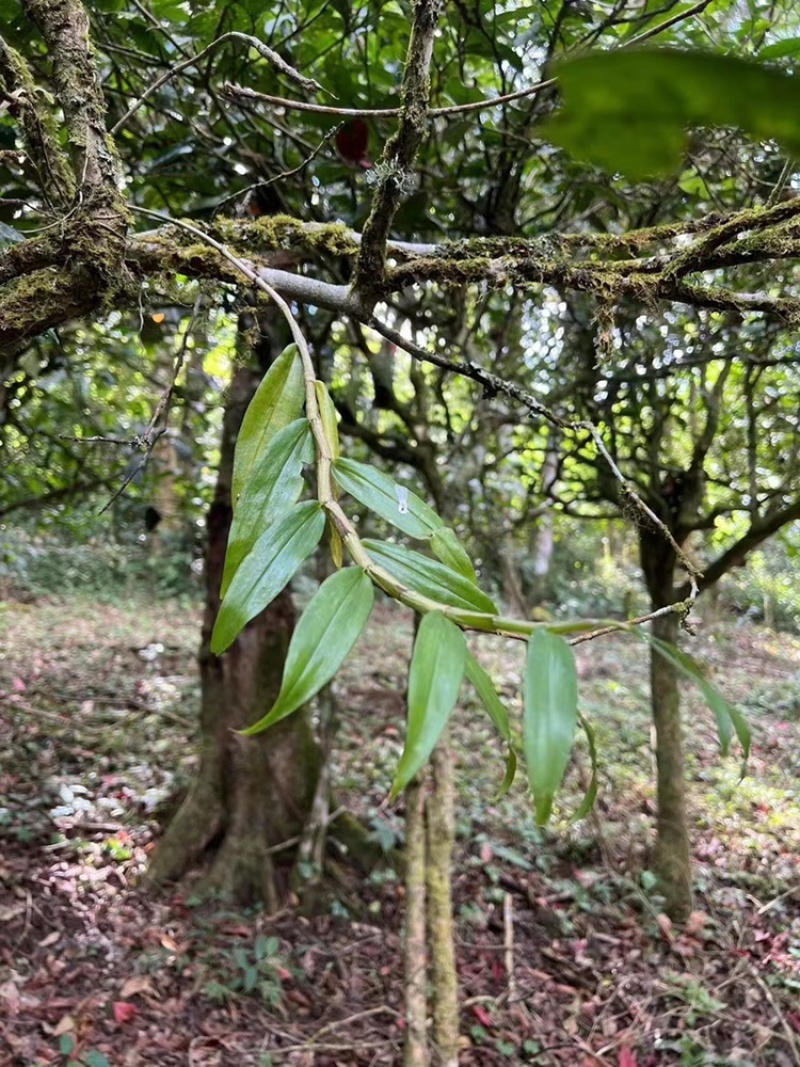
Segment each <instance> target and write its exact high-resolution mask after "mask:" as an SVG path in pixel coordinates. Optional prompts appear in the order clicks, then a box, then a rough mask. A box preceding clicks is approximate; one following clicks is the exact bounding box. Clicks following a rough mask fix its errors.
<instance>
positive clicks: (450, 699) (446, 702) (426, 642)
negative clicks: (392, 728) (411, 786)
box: [391, 611, 467, 798]
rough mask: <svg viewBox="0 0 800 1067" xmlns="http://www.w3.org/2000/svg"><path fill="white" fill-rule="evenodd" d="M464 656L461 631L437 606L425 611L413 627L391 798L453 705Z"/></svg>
mask: <svg viewBox="0 0 800 1067" xmlns="http://www.w3.org/2000/svg"><path fill="white" fill-rule="evenodd" d="M466 662H467V642H466V639H465V638H464V634H463V633H462V632H461V630H460V629H459V628H458V627H457V626H456V625H455V623H453V622H450V620H449V619H446V618H445V617H444V615H442V614H441V612H438V611H432V612H430V614H428V615H425V616H424V618H423V619H422V621H421V622H420V624H419V629H418V630H417V639H416V641H415V642H414V654H413V656H412V657H411V669H410V671H409V676H408V727H407V730H406V743H405V748H404V749H403V755H402V756H401V757H400V763H399V764H398V766H397V773H396V774H395V778H394V782H393V783H392V791H391V798H394V797H396V796H397V795H398V793H400V792H402V790H403V789H405V787H406V786H407V785H408V783H409V782H410V781H411V779H412V778H413V777H414V775H415V774H416V773H417V771H418V770H419V769H420V767H422V765H423V764H424V763H425V762H426V760H427V759H428V757H429V756H430V754H431V752H433V749H434V747H435V746H436V742H437V741H438V740H439V738H440V736H441V733H442V730H443V729H444V728H445V726H446V725H447V720H448V719H449V718H450V714H451V712H452V711H453V708H454V707H455V704H456V700H457V698H458V691H459V689H460V688H461V682H462V680H463V678H464V668H465V667H466Z"/></svg>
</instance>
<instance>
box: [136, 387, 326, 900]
mask: <svg viewBox="0 0 800 1067" xmlns="http://www.w3.org/2000/svg"><path fill="white" fill-rule="evenodd" d="M256 384H257V378H256V376H255V375H254V374H253V373H252V372H251V371H249V370H246V369H244V368H240V369H239V370H237V371H236V373H235V375H234V378H233V381H232V383H231V387H230V393H229V399H228V405H227V408H226V411H225V418H224V422H223V433H222V445H221V450H220V466H219V474H218V478H217V485H216V490H215V494H214V501H213V503H212V505H211V509H210V511H209V516H208V546H207V555H206V582H207V597H206V608H205V615H204V619H203V630H202V640H201V645H200V656H199V660H200V680H201V692H202V698H201V710H200V733H201V752H200V767H199V769H198V772H197V777H196V779H195V781H194V782H193V784H192V787H191V789H190V791H189V794H188V796H187V797H186V800H185V801H184V802H183V804H182V805H181V807H180V809H179V810H178V812H177V814H176V815H175V817H174V819H173V820H172V822H171V823H170V825H169V827H168V828H167V831H166V833H165V835H164V837H163V838H162V840H161V842H160V843H159V845H158V847H157V849H156V851H155V853H154V855H153V859H152V862H151V864H150V869H149V872H148V876H149V879H150V881H151V882H152V883H153V884H155V885H160V884H162V883H164V882H166V881H172V880H174V879H177V878H180V877H181V876H182V875H183V874H184V873H186V871H187V870H188V869H189V868H190V867H191V866H192V865H193V864H195V863H196V862H197V861H198V860H200V859H201V858H204V857H206V856H207V857H208V858H209V860H210V862H209V863H208V866H207V869H206V872H205V875H204V877H203V880H202V883H201V888H202V889H204V890H207V891H212V890H213V891H217V892H219V893H221V894H222V895H223V896H226V897H228V898H231V899H234V900H236V901H238V902H240V903H251V902H256V901H261V902H263V903H265V904H266V906H267V907H268V908H270V909H274V908H276V907H277V906H278V904H279V901H280V897H281V894H282V891H283V889H284V888H285V885H286V880H285V879H284V878H279V877H278V875H277V871H276V862H277V861H278V860H281V859H283V858H289V859H290V858H291V854H288V856H286V855H285V853H284V852H283V851H281V850H279V849H276V846H280V845H281V844H282V843H284V842H286V841H287V840H288V839H290V838H292V837H294V836H295V835H296V834H297V833H298V832H299V831H300V830H301V829H302V827H303V825H304V823H305V820H306V818H307V816H308V813H309V809H310V805H311V802H312V798H313V796H314V790H315V785H316V780H317V774H318V768H319V750H318V746H317V742H316V739H315V737H314V733H313V730H312V728H311V723H310V720H309V718H308V716H307V715H306V713H305V712H298V713H297V714H295V715H293V716H292V717H291V718H289V719H287V720H286V721H285V722H282V723H279V724H278V725H277V726H275V727H273V728H272V729H271V730H268V731H267V732H266V733H263V734H258V735H257V736H255V737H241V736H239V735H238V734H236V733H235V731H236V730H239V729H241V728H242V727H245V726H248V725H249V724H251V723H252V722H254V721H255V720H257V719H258V718H260V717H261V716H262V715H263V714H264V713H265V712H266V711H267V709H268V708H269V706H270V704H271V703H272V702H273V701H274V699H275V697H276V696H277V694H278V691H279V689H280V683H281V676H282V673H283V664H284V661H285V658H286V651H287V648H288V644H289V639H290V637H291V634H292V629H293V626H294V609H293V605H292V599H291V595H290V593H289V591H288V590H284V592H283V593H281V595H280V596H278V597H277V598H276V599H275V600H274V601H273V602H272V604H270V605H269V607H268V608H267V609H266V610H265V611H263V612H261V614H260V615H258V616H257V617H256V618H255V619H253V620H252V622H250V623H249V624H248V625H247V626H246V627H245V629H244V630H243V631H242V633H241V635H240V636H239V638H238V639H237V640H236V641H235V642H234V644H233V645H232V646H231V648H230V649H229V650H228V651H227V652H226V653H225V654H224V655H223V656H222V657H219V656H215V655H213V654H212V652H211V650H210V647H209V646H210V640H211V632H212V630H213V627H214V621H215V619H216V617H217V612H218V610H219V603H220V598H219V589H220V583H221V579H222V571H223V565H224V560H225V549H226V545H227V540H228V531H229V529H230V525H231V518H232V509H231V475H232V470H233V452H234V447H235V444H236V437H237V434H238V431H239V426H240V425H241V421H242V417H243V415H244V411H245V409H246V407H247V405H248V403H249V401H250V398H251V397H252V395H253V392H254V390H255V387H256ZM273 856H275V860H276V862H273Z"/></svg>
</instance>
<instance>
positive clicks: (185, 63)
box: [111, 30, 322, 136]
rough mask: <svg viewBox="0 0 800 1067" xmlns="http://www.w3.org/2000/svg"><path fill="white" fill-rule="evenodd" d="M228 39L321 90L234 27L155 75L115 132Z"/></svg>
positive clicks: (302, 83)
mask: <svg viewBox="0 0 800 1067" xmlns="http://www.w3.org/2000/svg"><path fill="white" fill-rule="evenodd" d="M227 41H242V42H244V44H246V45H247V46H248V47H250V48H254V49H255V50H256V51H257V52H258V54H259V55H260V56H263V58H264V59H266V60H267V62H268V63H270V64H271V65H272V66H273V67H275V69H276V70H277V71H279V72H280V73H281V74H284V75H285V76H286V77H287V78H290V79H291V80H292V81H294V82H297V84H298V85H299V86H300V87H301V88H302V89H305V91H306V92H310V93H316V92H321V91H322V86H321V85H320V84H319V82H317V81H314V79H313V78H306V77H305V76H304V75H302V74H301V73H300V72H299V71H298V70H295V68H294V67H292V66H290V64H288V63H287V62H286V60H285V59H283V58H282V57H281V56H279V55H278V53H277V52H275V51H273V49H272V48H270V47H269V46H268V45H265V44H264V43H263V41H259V39H258V38H257V37H253V36H252V35H251V34H249V33H239V32H238V31H237V30H232V31H231V32H230V33H223V34H222V36H221V37H217V39H216V40H215V41H212V42H211V44H209V45H206V47H205V48H203V49H202V50H201V51H200V52H198V53H197V54H196V55H193V56H189V58H188V59H183V60H181V62H180V63H176V64H175V66H174V67H172V69H171V70H168V71H166V73H164V74H162V75H161V76H160V77H159V78H156V80H155V81H154V82H152V83H151V84H150V85H148V87H147V88H146V89H145V91H144V92H143V93H142V94H141V96H140V97H139V98H138V99H137V100H135V101H134V102H133V104H131V106H130V107H129V108H128V110H127V111H126V112H125V114H124V115H123V116H122V118H121V119H120V120H119V122H117V123H115V125H114V126H113V127H112V130H111V134H112V136H113V135H115V134H117V133H118V132H119V131H120V130H121V129H122V128H123V127H124V126H127V124H128V120H129V119H130V118H132V117H133V115H135V114H136V112H137V111H138V110H139V108H140V107H141V106H142V104H143V103H144V102H145V100H147V99H148V97H150V96H152V95H153V93H154V92H156V90H157V89H160V88H161V86H162V85H166V83H167V82H168V81H171V80H172V79H173V78H175V77H177V75H178V74H180V73H181V72H182V71H184V70H186V68H187V67H193V66H195V65H196V64H197V63H199V62H200V60H201V59H204V58H205V57H206V56H207V55H208V54H209V53H210V52H213V51H215V50H216V49H217V48H219V46H220V45H221V44H225V43H226V42H227Z"/></svg>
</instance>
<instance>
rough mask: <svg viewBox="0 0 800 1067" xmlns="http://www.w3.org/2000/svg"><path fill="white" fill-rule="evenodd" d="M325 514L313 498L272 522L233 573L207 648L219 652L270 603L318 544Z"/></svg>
mask: <svg viewBox="0 0 800 1067" xmlns="http://www.w3.org/2000/svg"><path fill="white" fill-rule="evenodd" d="M324 528H325V515H324V513H323V511H322V508H321V507H320V505H319V504H318V503H317V502H316V501H306V502H305V503H303V504H296V505H295V506H294V507H293V508H292V510H291V511H290V512H288V514H286V515H284V517H283V518H282V519H279V520H278V521H277V522H274V523H272V525H271V526H269V527H268V528H267V529H266V530H265V531H264V533H263V534H262V535H261V537H259V539H258V540H257V541H256V543H255V545H253V548H252V551H251V552H250V553H249V554H248V555H247V556H246V557H245V559H244V560H243V561H242V563H241V564H240V565H239V568H238V569H237V571H236V574H235V575H234V576H233V581H232V582H231V584H230V586H229V588H228V591H227V593H226V594H225V599H224V600H223V601H222V605H221V607H220V609H219V615H217V621H216V624H215V625H214V632H213V634H212V635H211V651H212V652H214V653H215V654H216V655H218V656H219V655H220V654H221V653H223V652H224V651H225V649H226V648H228V646H229V645H230V644H232V643H233V641H235V640H236V638H237V637H238V635H239V633H240V632H241V630H242V629H243V627H244V626H246V625H247V623H248V622H249V621H250V620H251V619H252V618H254V617H255V616H256V615H258V613H259V611H263V609H264V608H265V607H266V606H267V604H269V603H271V602H272V601H273V600H274V599H275V597H276V596H277V595H278V593H280V591H281V590H282V589H283V588H284V587H285V585H286V584H287V582H288V581H289V579H290V578H291V577H292V575H293V574H294V573H295V571H296V570H297V568H298V567H299V566H300V564H301V563H302V562H303V560H304V559H306V558H307V557H308V556H310V555H311V553H312V552H313V551H314V549H315V548H316V547H317V544H318V543H319V539H320V537H322V531H323V529H324Z"/></svg>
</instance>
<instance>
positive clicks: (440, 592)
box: [363, 539, 497, 615]
mask: <svg viewBox="0 0 800 1067" xmlns="http://www.w3.org/2000/svg"><path fill="white" fill-rule="evenodd" d="M363 543H364V547H365V548H366V550H367V551H368V552H369V554H370V556H372V558H373V559H374V560H375V562H376V563H378V564H380V566H382V567H385V568H386V570H387V571H389V573H390V574H391V575H393V577H395V578H396V579H397V580H398V582H400V583H401V584H402V585H405V586H407V587H408V588H409V589H413V590H414V592H416V593H420V594H421V595H422V596H426V597H428V598H429V599H431V600H436V601H438V602H439V603H440V604H447V605H448V607H451V608H460V609H461V610H462V611H478V612H481V613H483V614H485V615H496V614H497V608H496V607H495V606H494V604H493V603H492V601H491V600H490V599H489V597H488V596H487V595H486V594H485V593H484V592H482V591H481V590H480V589H478V588H477V586H475V585H474V584H473V583H472V582H471V581H470V580H469V579H468V578H465V577H464V575H463V574H458V573H457V572H456V571H454V570H451V569H450V568H449V567H446V566H445V565H444V564H443V563H439V562H438V561H437V560H435V559H430V558H429V557H428V556H423V555H422V553H421V552H414V551H413V549H410V548H405V547H404V546H403V545H390V544H388V543H386V542H384V541H372V540H369V539H367V540H365V541H364V542H363Z"/></svg>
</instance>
